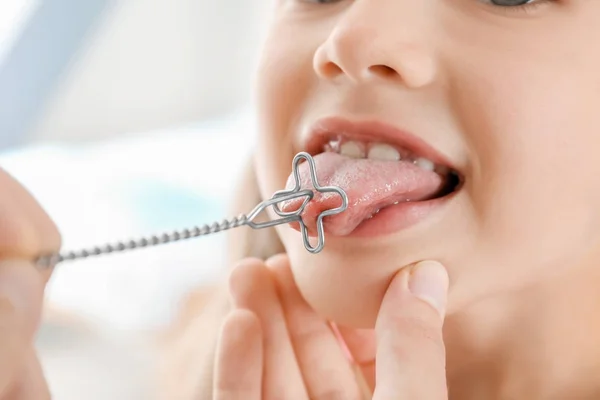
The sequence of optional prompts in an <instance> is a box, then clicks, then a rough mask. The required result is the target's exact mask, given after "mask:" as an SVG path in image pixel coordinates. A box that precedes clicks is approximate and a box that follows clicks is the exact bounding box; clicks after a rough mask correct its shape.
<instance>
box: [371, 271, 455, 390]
mask: <svg viewBox="0 0 600 400" xmlns="http://www.w3.org/2000/svg"><path fill="white" fill-rule="evenodd" d="M447 291H448V274H447V273H446V270H445V268H444V267H443V266H442V265H441V264H439V263H437V262H434V261H424V262H420V263H418V264H416V265H415V266H413V267H412V268H405V269H403V270H402V271H400V272H399V273H398V274H397V275H396V276H395V277H394V278H393V279H392V282H391V283H390V286H389V287H388V289H387V292H386V294H385V296H384V299H383V302H382V304H381V308H380V310H379V315H378V317H377V322H376V325H375V332H376V335H377V342H378V343H377V357H376V388H375V394H374V397H373V398H374V399H388V398H396V397H398V396H403V397H404V398H407V399H435V400H439V399H446V398H447V390H446V372H445V365H446V362H445V358H446V356H445V349H444V342H443V338H442V325H443V318H444V314H445V310H446V296H447Z"/></svg>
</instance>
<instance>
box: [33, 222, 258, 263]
mask: <svg viewBox="0 0 600 400" xmlns="http://www.w3.org/2000/svg"><path fill="white" fill-rule="evenodd" d="M248 223H249V219H248V216H247V215H246V214H240V215H239V216H237V217H234V218H231V219H224V220H222V221H221V222H214V223H212V224H204V225H198V226H194V227H192V228H190V229H182V230H176V231H173V232H167V233H163V234H161V235H151V236H147V237H142V238H138V239H132V240H128V241H120V242H116V243H112V244H111V243H108V244H106V245H104V246H95V247H92V248H88V249H82V250H79V251H69V252H66V253H59V254H51V255H47V256H42V257H39V258H38V259H37V260H36V266H37V267H38V268H51V267H53V266H54V265H56V264H58V263H60V262H63V261H74V260H79V259H84V258H88V257H91V256H99V255H103V254H111V253H119V252H123V251H128V250H134V249H141V248H146V247H151V246H156V245H160V244H166V243H173V242H178V241H182V240H186V239H192V238H196V237H199V236H205V235H211V234H213V233H218V232H222V231H226V230H228V229H232V228H237V227H240V226H243V225H248Z"/></svg>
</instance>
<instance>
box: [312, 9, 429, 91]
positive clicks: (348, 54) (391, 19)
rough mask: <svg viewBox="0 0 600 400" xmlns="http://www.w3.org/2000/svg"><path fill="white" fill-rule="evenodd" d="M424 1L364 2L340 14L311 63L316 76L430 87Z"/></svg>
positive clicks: (329, 78) (426, 17)
mask: <svg viewBox="0 0 600 400" xmlns="http://www.w3.org/2000/svg"><path fill="white" fill-rule="evenodd" d="M423 3H428V2H427V1H422V0H419V1H414V0H407V1H400V0H363V1H356V2H352V3H351V4H350V5H349V6H348V8H347V9H346V10H345V11H344V14H342V15H341V16H340V17H339V19H338V20H337V23H336V24H335V26H334V28H333V29H332V31H331V33H330V35H329V36H328V37H327V39H326V40H325V42H324V43H323V44H322V45H321V46H319V48H318V49H317V51H316V52H315V55H314V59H313V67H314V69H315V72H316V73H317V75H318V76H319V77H321V78H323V79H327V80H339V79H349V80H350V81H352V82H353V83H364V82H367V81H372V80H382V79H383V80H387V81H393V82H398V83H402V84H403V85H405V86H407V87H410V88H418V87H423V86H427V85H428V84H430V83H431V82H432V81H433V80H434V79H435V76H436V68H437V66H436V63H435V57H434V51H433V48H432V45H431V42H432V40H430V38H431V36H432V35H431V33H430V32H427V26H429V25H431V22H430V21H427V19H428V18H429V19H431V18H433V15H432V14H431V13H430V14H429V15H427V13H428V11H427V8H426V7H424V6H423Z"/></svg>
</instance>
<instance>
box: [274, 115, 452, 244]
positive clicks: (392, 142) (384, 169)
mask: <svg viewBox="0 0 600 400" xmlns="http://www.w3.org/2000/svg"><path fill="white" fill-rule="evenodd" d="M306 149H307V151H308V152H309V153H310V154H311V155H313V156H314V160H315V163H316V171H317V176H318V180H319V184H320V185H321V186H339V187H341V188H342V189H344V190H345V191H346V194H347V195H348V200H349V203H348V209H347V210H346V211H344V212H343V213H341V214H338V215H334V216H331V217H326V218H325V219H324V226H325V230H326V231H327V233H329V234H330V235H333V236H347V235H350V234H353V235H354V234H356V235H361V236H364V235H367V236H377V235H382V234H387V233H391V232H393V231H398V230H400V229H404V228H407V227H409V226H411V225H412V224H414V223H416V222H418V221H419V220H421V219H422V218H424V217H425V216H426V215H428V214H429V211H432V210H433V209H434V208H436V206H437V205H440V204H441V203H442V201H443V199H445V198H448V197H450V195H451V194H453V193H455V192H456V191H457V190H458V189H459V188H460V186H461V183H462V178H461V177H460V175H459V173H458V172H457V171H456V170H454V169H453V168H451V167H450V166H449V165H448V163H446V162H445V161H444V160H443V159H442V157H441V156H439V155H437V153H435V152H434V151H433V150H432V149H431V148H430V147H428V146H427V145H426V144H424V143H422V142H420V141H419V140H418V139H416V138H414V137H411V136H408V135H407V134H406V133H404V132H399V131H397V130H396V129H395V128H393V127H390V126H386V125H382V124H377V123H366V124H352V123H350V122H348V121H344V120H340V119H330V120H326V121H322V122H320V123H319V125H318V128H317V129H314V130H313V131H312V134H311V137H310V138H309V142H308V143H307V146H306ZM300 179H301V183H302V186H303V188H309V187H312V184H311V180H310V175H309V171H308V167H307V165H306V163H303V164H302V165H301V166H300ZM292 183H293V180H292V177H290V179H288V187H289V186H290V185H291V184H292ZM300 203H301V202H295V201H293V202H290V203H288V204H285V205H283V206H282V207H283V209H284V211H293V210H295V209H297V208H298V207H299V206H300ZM340 204H341V199H340V198H339V196H337V195H335V194H332V193H325V194H322V193H319V192H317V193H315V197H314V199H313V201H311V202H310V204H308V205H307V207H306V209H305V211H304V213H303V219H304V222H305V224H306V225H307V227H308V228H309V231H310V232H311V233H314V232H313V231H314V229H313V228H314V226H315V220H316V217H317V215H318V214H320V213H321V212H322V211H324V210H326V209H331V208H335V207H338V206H339V205H340ZM295 228H297V227H295Z"/></svg>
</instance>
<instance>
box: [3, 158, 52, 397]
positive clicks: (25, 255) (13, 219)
mask: <svg viewBox="0 0 600 400" xmlns="http://www.w3.org/2000/svg"><path fill="white" fill-rule="evenodd" d="M0 193H2V196H0V399H2V400H30V399H31V400H34V399H35V400H38V399H39V400H44V399H50V393H49V390H48V387H47V385H46V381H45V379H44V375H43V371H42V369H41V367H40V364H39V362H38V358H37V355H36V353H35V349H34V346H33V339H34V336H35V332H36V330H37V327H38V325H39V323H40V316H41V311H42V302H43V295H44V287H45V285H46V283H47V282H48V279H49V278H50V275H51V272H52V271H51V270H45V271H39V270H37V269H36V268H35V266H34V265H33V264H32V263H31V262H30V261H28V260H32V259H34V258H35V257H36V256H38V255H39V254H43V253H47V252H55V251H57V250H58V249H59V247H60V235H59V233H58V230H57V229H56V227H55V225H54V224H53V222H52V221H51V220H50V218H49V217H48V216H47V215H46V213H45V212H44V210H43V209H42V208H41V207H40V206H39V204H38V203H37V202H36V201H35V200H34V198H33V197H32V196H31V195H30V194H29V193H28V192H27V191H26V190H25V189H24V188H23V187H22V186H21V185H19V184H18V183H17V182H16V181H15V180H14V179H13V178H12V177H10V176H9V175H8V174H6V173H5V172H4V171H3V170H1V169H0Z"/></svg>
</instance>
